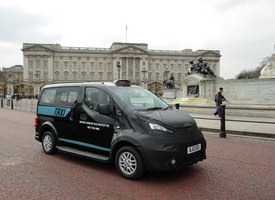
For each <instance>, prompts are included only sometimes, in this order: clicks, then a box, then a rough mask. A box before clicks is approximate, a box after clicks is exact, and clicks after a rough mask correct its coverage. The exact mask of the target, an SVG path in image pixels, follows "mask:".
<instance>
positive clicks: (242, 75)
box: [235, 58, 269, 79]
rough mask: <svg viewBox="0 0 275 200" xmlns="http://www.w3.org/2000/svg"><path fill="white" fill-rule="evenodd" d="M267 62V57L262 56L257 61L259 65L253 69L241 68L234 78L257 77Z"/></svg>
mask: <svg viewBox="0 0 275 200" xmlns="http://www.w3.org/2000/svg"><path fill="white" fill-rule="evenodd" d="M268 62H269V60H268V59H267V58H263V60H262V61H261V62H260V63H259V66H258V67H256V68H255V69H250V70H246V69H244V70H242V71H241V72H240V73H239V74H237V75H236V76H235V78H236V79H247V78H259V77H260V76H261V71H262V69H263V68H264V66H266V64H267V63H268Z"/></svg>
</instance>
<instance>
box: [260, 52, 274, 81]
mask: <svg viewBox="0 0 275 200" xmlns="http://www.w3.org/2000/svg"><path fill="white" fill-rule="evenodd" d="M267 59H268V61H269V62H268V63H267V64H266V65H265V66H264V68H263V69H262V71H261V76H260V77H259V78H275V54H273V55H272V56H271V57H268V58H267Z"/></svg>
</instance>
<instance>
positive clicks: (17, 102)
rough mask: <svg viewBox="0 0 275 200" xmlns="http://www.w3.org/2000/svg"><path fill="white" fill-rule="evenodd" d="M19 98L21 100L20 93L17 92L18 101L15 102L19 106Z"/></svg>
mask: <svg viewBox="0 0 275 200" xmlns="http://www.w3.org/2000/svg"><path fill="white" fill-rule="evenodd" d="M19 100H20V95H19V94H17V95H16V103H15V105H16V106H19Z"/></svg>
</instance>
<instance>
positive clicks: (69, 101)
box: [39, 87, 80, 106]
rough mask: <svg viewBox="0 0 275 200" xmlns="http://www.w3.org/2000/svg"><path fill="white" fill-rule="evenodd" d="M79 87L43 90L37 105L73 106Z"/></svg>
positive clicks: (77, 96)
mask: <svg viewBox="0 0 275 200" xmlns="http://www.w3.org/2000/svg"><path fill="white" fill-rule="evenodd" d="M79 90H80V87H60V88H48V89H44V90H43V93H42V95H41V100H40V103H39V104H41V105H42V104H46V105H56V106H73V105H74V104H75V102H76V100H78V98H79Z"/></svg>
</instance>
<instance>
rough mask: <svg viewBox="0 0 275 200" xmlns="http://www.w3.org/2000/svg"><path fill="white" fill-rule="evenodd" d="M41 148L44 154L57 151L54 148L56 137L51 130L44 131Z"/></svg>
mask: <svg viewBox="0 0 275 200" xmlns="http://www.w3.org/2000/svg"><path fill="white" fill-rule="evenodd" d="M42 148H43V150H44V152H45V153H46V154H55V153H56V151H57V148H56V139H55V137H54V136H53V134H52V132H51V131H46V132H45V133H44V134H43V136H42Z"/></svg>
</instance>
